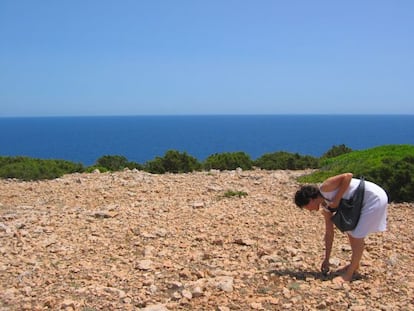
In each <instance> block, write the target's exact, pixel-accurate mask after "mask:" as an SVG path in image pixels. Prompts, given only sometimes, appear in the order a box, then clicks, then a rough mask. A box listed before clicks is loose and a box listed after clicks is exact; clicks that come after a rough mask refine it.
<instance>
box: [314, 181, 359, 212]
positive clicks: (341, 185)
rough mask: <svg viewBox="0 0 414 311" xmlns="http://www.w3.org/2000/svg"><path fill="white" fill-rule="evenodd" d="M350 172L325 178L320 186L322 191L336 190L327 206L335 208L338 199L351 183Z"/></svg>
mask: <svg viewBox="0 0 414 311" xmlns="http://www.w3.org/2000/svg"><path fill="white" fill-rule="evenodd" d="M352 176H353V175H352V173H344V174H340V175H336V176H332V177H330V178H328V179H327V180H325V181H324V182H323V184H322V186H321V187H320V189H321V191H323V192H331V191H335V190H338V192H337V193H336V195H335V197H334V198H333V199H332V201H331V202H330V204H329V206H330V207H333V208H336V207H338V205H339V201H340V200H341V199H342V196H343V195H344V193H345V191H346V190H348V188H349V184H350V183H351V179H352Z"/></svg>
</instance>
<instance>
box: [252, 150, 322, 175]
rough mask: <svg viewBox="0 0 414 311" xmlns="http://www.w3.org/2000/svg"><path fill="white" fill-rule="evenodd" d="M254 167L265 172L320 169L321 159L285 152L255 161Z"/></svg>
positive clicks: (270, 154) (266, 155)
mask: <svg viewBox="0 0 414 311" xmlns="http://www.w3.org/2000/svg"><path fill="white" fill-rule="evenodd" d="M254 165H255V166H256V167H259V168H261V169H265V170H302V169H306V168H318V167H319V159H318V158H315V157H311V156H302V155H299V154H298V153H289V152H284V151H279V152H274V153H266V154H264V155H262V156H261V157H260V158H258V159H257V160H256V161H254Z"/></svg>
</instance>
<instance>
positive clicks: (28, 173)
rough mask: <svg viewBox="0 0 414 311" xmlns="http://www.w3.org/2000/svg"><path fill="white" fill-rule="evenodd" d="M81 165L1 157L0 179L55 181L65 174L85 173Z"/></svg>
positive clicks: (59, 161)
mask: <svg viewBox="0 0 414 311" xmlns="http://www.w3.org/2000/svg"><path fill="white" fill-rule="evenodd" d="M83 171H84V167H83V165H82V164H80V163H73V162H70V161H65V160H42V159H34V158H28V157H0V177H1V178H16V179H20V180H40V179H54V178H58V177H61V176H63V175H64V174H72V173H76V172H83Z"/></svg>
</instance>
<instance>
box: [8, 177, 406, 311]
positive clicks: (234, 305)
mask: <svg viewBox="0 0 414 311" xmlns="http://www.w3.org/2000/svg"><path fill="white" fill-rule="evenodd" d="M303 173H304V172H303V171H269V172H268V171H260V170H257V171H248V172H242V171H232V172H216V171H212V172H198V173H192V174H175V175H173V174H166V175H152V174H148V173H144V172H140V171H125V172H118V173H103V174H100V173H92V174H74V175H67V176H64V177H63V178H59V179H56V180H51V181H38V182H20V181H15V180H0V255H1V256H0V310H62V309H63V310H83V311H91V310H220V311H226V310H283V309H292V310H318V309H320V310H390V311H391V310H414V300H413V299H414V298H413V297H414V260H413V258H414V251H413V248H414V231H413V228H414V205H413V204H390V205H389V217H388V218H389V219H388V231H387V232H386V233H382V234H380V233H378V234H373V235H371V236H369V237H368V238H367V240H366V244H367V246H366V251H365V252H364V256H363V259H362V266H361V270H360V273H361V274H360V275H359V276H358V277H357V278H356V279H355V280H354V281H353V282H351V283H346V284H343V285H338V284H335V283H334V282H332V278H333V274H331V275H328V276H323V275H322V274H320V273H319V267H320V264H321V261H322V256H323V248H324V247H323V233H324V227H323V226H324V224H323V218H322V215H321V214H320V213H319V212H316V213H310V212H308V211H304V210H300V209H298V208H297V207H295V206H294V204H293V201H292V197H293V194H294V192H295V191H296V189H297V187H298V183H297V182H296V180H295V177H297V176H298V175H300V174H303ZM229 191H233V192H234V193H233V194H236V195H234V196H231V195H230V196H226V195H225V194H226V193H227V194H229V193H230V192H229ZM237 194H240V196H238V195H237ZM244 194H246V195H244ZM350 255H351V252H350V247H349V246H348V242H347V238H346V236H345V235H344V234H342V233H340V232H339V231H337V232H336V237H335V242H334V248H333V253H332V257H331V263H332V267H331V268H332V271H335V270H336V269H339V268H340V267H342V266H343V265H345V264H346V263H347V262H348V260H349V259H350Z"/></svg>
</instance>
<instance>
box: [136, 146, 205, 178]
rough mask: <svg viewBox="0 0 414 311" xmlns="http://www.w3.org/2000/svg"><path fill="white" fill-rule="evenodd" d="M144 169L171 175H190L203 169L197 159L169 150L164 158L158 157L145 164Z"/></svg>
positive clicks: (184, 153)
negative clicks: (189, 173)
mask: <svg viewBox="0 0 414 311" xmlns="http://www.w3.org/2000/svg"><path fill="white" fill-rule="evenodd" d="M143 169H144V170H145V171H147V172H149V173H155V174H164V173H166V172H170V173H188V172H193V171H198V170H200V169H201V164H200V163H199V162H198V161H197V159H196V158H194V157H192V156H190V155H188V154H187V153H186V152H183V153H181V152H179V151H177V150H168V151H167V152H166V153H165V155H164V157H156V158H155V159H154V160H151V161H148V162H147V163H145V164H144V167H143Z"/></svg>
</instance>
